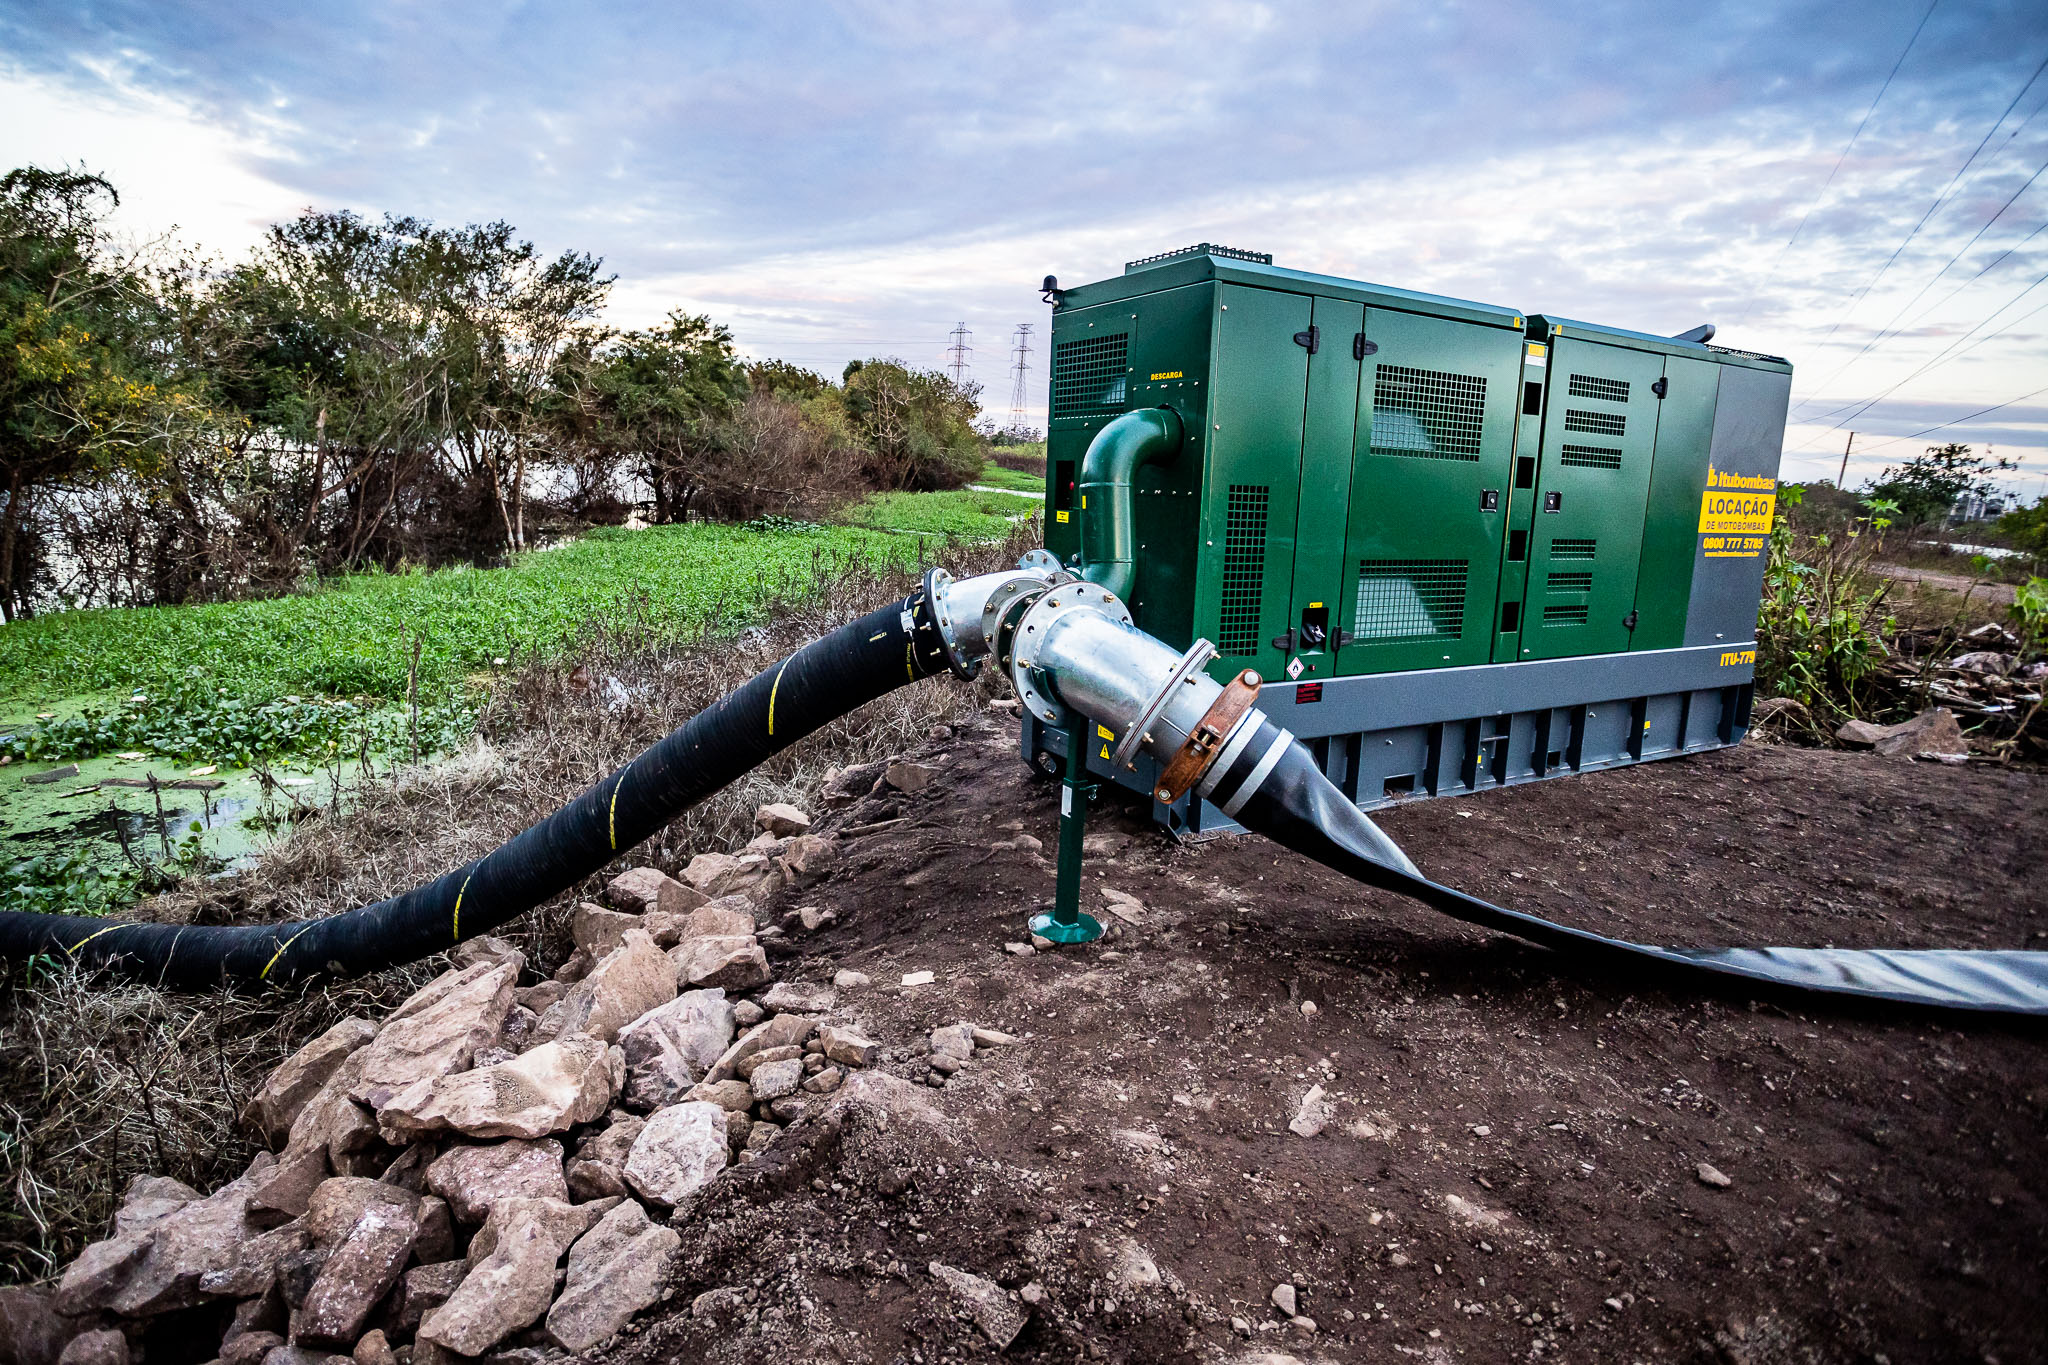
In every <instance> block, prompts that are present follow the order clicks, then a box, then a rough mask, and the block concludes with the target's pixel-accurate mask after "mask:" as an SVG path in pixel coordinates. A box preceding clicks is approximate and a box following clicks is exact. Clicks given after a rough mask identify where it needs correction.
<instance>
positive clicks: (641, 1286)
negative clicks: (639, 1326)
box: [548, 1199, 683, 1351]
mask: <svg viewBox="0 0 2048 1365" xmlns="http://www.w3.org/2000/svg"><path fill="white" fill-rule="evenodd" d="M682 1244H683V1239H682V1236H681V1234H679V1233H678V1232H676V1230H675V1229H674V1228H665V1227H656V1226H654V1224H653V1223H651V1222H649V1221H648V1218H647V1211H646V1210H645V1209H643V1208H641V1207H640V1206H639V1205H638V1204H636V1203H634V1202H633V1201H632V1200H630V1199H628V1200H626V1201H625V1202H624V1203H622V1204H620V1205H619V1206H618V1207H617V1208H615V1209H613V1210H612V1211H611V1212H610V1213H608V1214H606V1215H605V1216H604V1217H603V1218H602V1219H600V1220H598V1224H597V1226H596V1227H594V1228H592V1229H591V1230H590V1231H589V1232H586V1233H584V1234H583V1236H582V1237H580V1238H578V1239H577V1241H576V1245H575V1246H573V1247H571V1248H570V1249H569V1275H568V1281H567V1283H566V1284H565V1285H564V1286H563V1289H562V1296H561V1297H560V1298H559V1299H556V1300H555V1306H554V1307H553V1308H551V1309H549V1310H548V1335H549V1336H551V1337H553V1338H554V1339H555V1340H556V1341H557V1342H558V1343H560V1344H561V1345H562V1346H564V1347H566V1348H568V1349H569V1350H571V1351H587V1350H589V1349H590V1348H591V1347H592V1346H595V1345H596V1344H597V1343H598V1342H600V1341H603V1340H604V1339H605V1338H606V1337H609V1336H611V1335H612V1334H613V1333H615V1332H617V1331H618V1330H619V1329H620V1328H621V1327H624V1326H625V1325H626V1324H627V1323H628V1322H630V1321H631V1320H632V1318H633V1315H634V1314H635V1313H638V1312H641V1311H642V1310H644V1309H648V1308H652V1307H653V1306H654V1305H655V1304H656V1303H659V1302H660V1301H661V1292H662V1290H663V1289H664V1288H665V1287H666V1286H667V1284H668V1271H669V1265H670V1263H671V1262H672V1261H673V1260H674V1259H675V1254H676V1252H677V1250H678V1249H680V1248H681V1246H682Z"/></svg>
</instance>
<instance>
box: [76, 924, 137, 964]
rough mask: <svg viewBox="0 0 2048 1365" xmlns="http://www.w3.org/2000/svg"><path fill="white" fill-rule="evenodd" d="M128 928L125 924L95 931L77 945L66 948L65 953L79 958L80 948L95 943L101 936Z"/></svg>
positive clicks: (111, 925) (110, 925)
mask: <svg viewBox="0 0 2048 1365" xmlns="http://www.w3.org/2000/svg"><path fill="white" fill-rule="evenodd" d="M127 927H128V926H127V925H125V924H109V925H108V926H107V927H106V928H104V929H95V930H93V931H92V932H91V933H89V934H87V935H86V936H85V937H84V938H82V939H80V940H78V942H76V943H74V944H72V945H71V946H70V947H69V948H66V949H65V950H64V951H65V952H67V953H69V954H70V955H71V956H73V957H77V956H78V950H79V949H80V948H83V947H84V946H85V945H86V944H88V943H90V942H92V941H93V940H94V939H96V938H98V937H99V936H100V935H101V934H111V933H113V932H114V931H115V930H116V929H126V928H127Z"/></svg>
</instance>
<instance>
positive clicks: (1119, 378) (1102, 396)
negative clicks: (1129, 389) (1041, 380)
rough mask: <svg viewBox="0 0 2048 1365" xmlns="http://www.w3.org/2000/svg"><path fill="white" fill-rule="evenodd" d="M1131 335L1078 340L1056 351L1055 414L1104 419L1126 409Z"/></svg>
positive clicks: (1053, 413) (1126, 333)
mask: <svg viewBox="0 0 2048 1365" xmlns="http://www.w3.org/2000/svg"><path fill="white" fill-rule="evenodd" d="M1130 345H1131V337H1130V333H1128V332H1117V333H1114V334H1113V335H1110V336H1099V337H1076V338H1075V339H1074V340H1072V341H1062V342H1058V343H1056V344H1055V345H1054V346H1053V348H1052V415H1053V416H1054V417H1103V416H1108V415H1110V414H1112V413H1119V412H1122V411H1123V410H1124V393H1125V388H1126V386H1125V382H1124V380H1125V375H1126V370H1125V357H1126V354H1127V353H1128V352H1129V350H1130Z"/></svg>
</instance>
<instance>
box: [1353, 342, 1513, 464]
mask: <svg viewBox="0 0 2048 1365" xmlns="http://www.w3.org/2000/svg"><path fill="white" fill-rule="evenodd" d="M1485 413H1486V380H1485V379H1484V378H1483V377H1482V376H1479V375H1470V374H1450V373H1447V372H1445V371H1442V370H1417V369H1411V368H1410V367H1408V366H1406V365H1381V366H1379V367H1378V369H1377V370H1376V371H1375V373H1374V375H1373V383H1372V453H1373V454H1375V455H1407V456H1413V457H1420V458H1422V459H1426V460H1477V459H1478V458H1479V437H1480V433H1481V431H1482V430H1483V429H1484V417H1485Z"/></svg>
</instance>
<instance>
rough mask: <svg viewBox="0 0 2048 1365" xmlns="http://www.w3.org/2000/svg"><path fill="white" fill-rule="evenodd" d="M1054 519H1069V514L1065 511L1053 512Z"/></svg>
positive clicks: (1060, 520) (1062, 520) (1061, 520)
mask: <svg viewBox="0 0 2048 1365" xmlns="http://www.w3.org/2000/svg"><path fill="white" fill-rule="evenodd" d="M1052 519H1053V520H1054V521H1058V522H1064V521H1065V520H1066V519H1067V514H1066V513H1065V512H1055V513H1053V514H1052Z"/></svg>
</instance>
